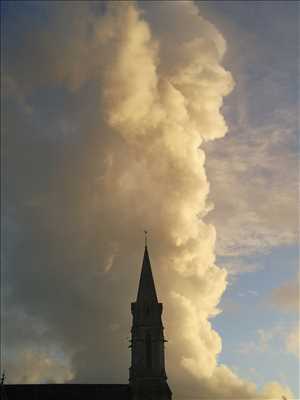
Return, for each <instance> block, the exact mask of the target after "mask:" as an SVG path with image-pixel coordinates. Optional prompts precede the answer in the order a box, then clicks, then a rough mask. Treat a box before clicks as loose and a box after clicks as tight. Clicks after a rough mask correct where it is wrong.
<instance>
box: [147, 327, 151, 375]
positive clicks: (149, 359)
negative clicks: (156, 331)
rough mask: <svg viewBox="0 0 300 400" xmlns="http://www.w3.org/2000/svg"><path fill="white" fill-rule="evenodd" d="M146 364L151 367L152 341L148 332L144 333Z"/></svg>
mask: <svg viewBox="0 0 300 400" xmlns="http://www.w3.org/2000/svg"><path fill="white" fill-rule="evenodd" d="M146 365H147V368H151V367H152V341H151V335H150V333H149V332H147V334H146Z"/></svg>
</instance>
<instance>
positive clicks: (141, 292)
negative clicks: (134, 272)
mask: <svg viewBox="0 0 300 400" xmlns="http://www.w3.org/2000/svg"><path fill="white" fill-rule="evenodd" d="M145 301H147V302H149V303H152V302H154V303H158V300H157V295H156V290H155V285H154V280H153V275H152V270H151V263H150V257H149V253H148V248H147V244H145V251H144V258H143V265H142V272H141V276H140V283H139V289H138V294H137V299H136V302H137V303H142V302H145Z"/></svg>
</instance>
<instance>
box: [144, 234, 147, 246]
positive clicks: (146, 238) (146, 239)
mask: <svg viewBox="0 0 300 400" xmlns="http://www.w3.org/2000/svg"><path fill="white" fill-rule="evenodd" d="M144 234H145V247H147V239H148V237H147V235H148V231H144Z"/></svg>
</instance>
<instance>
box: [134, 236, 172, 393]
mask: <svg viewBox="0 0 300 400" xmlns="http://www.w3.org/2000/svg"><path fill="white" fill-rule="evenodd" d="M145 233H146V232H145ZM162 309H163V307H162V303H159V302H158V300H157V294H156V290H155V284H154V279H153V275H152V270H151V263H150V257H149V253H148V248H147V241H145V250H144V257H143V264H142V271H141V275H140V282H139V288H138V294H137V299H136V302H135V303H131V312H132V316H133V323H132V329H131V346H130V347H131V367H130V375H129V382H130V387H131V392H132V399H133V400H146V399H147V400H171V398H172V392H171V390H170V388H169V386H168V384H167V376H166V372H165V354H164V342H165V339H164V334H163V329H164V328H163V325H162V321H161V315H162Z"/></svg>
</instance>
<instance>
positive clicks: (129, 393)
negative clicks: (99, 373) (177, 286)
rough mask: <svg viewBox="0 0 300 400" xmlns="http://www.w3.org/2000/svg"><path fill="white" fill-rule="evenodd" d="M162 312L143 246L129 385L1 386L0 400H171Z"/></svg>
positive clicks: (132, 330)
mask: <svg viewBox="0 0 300 400" xmlns="http://www.w3.org/2000/svg"><path fill="white" fill-rule="evenodd" d="M162 309H163V307H162V303H159V302H158V299H157V295H156V290H155V285H154V280H153V275H152V271H151V264H150V258H149V254H148V249H147V243H146V245H145V252H144V258H143V265H142V271H141V276H140V282H139V288H138V294H137V299H136V302H134V303H131V312H132V316H133V323H132V329H131V345H130V347H131V367H130V369H129V384H124V385H122V384H121V385H119V384H116V385H114V384H39V385H1V386H2V387H1V400H20V399H23V400H27V399H28V400H29V399H30V400H59V399H62V400H76V399H81V400H82V399H87V400H89V399H97V400H100V399H103V400H104V399H105V400H171V398H172V392H171V390H170V388H169V385H168V383H167V376H166V371H165V354H164V343H165V339H164V334H163V329H164V328H163V325H162V320H161V315H162Z"/></svg>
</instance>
